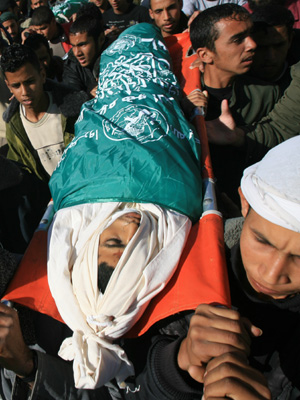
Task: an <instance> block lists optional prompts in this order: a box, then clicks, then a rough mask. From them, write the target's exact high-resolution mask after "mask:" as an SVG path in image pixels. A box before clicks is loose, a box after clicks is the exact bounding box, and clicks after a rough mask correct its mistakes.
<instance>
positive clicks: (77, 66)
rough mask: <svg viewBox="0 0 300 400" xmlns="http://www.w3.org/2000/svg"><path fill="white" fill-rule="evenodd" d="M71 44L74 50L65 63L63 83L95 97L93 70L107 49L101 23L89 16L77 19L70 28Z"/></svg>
mask: <svg viewBox="0 0 300 400" xmlns="http://www.w3.org/2000/svg"><path fill="white" fill-rule="evenodd" d="M70 43H71V46H72V50H70V51H69V53H68V56H67V58H66V60H65V61H64V72H63V82H64V83H65V84H66V85H69V86H70V87H72V88H73V89H74V90H84V91H85V92H86V93H88V95H90V96H91V97H95V94H96V88H97V80H96V77H95V76H96V75H94V73H93V69H94V67H97V65H98V64H99V62H100V56H101V53H102V51H103V50H104V48H105V45H104V43H105V36H104V32H103V27H102V24H101V21H99V19H97V18H91V17H90V16H88V15H82V16H81V17H79V18H77V19H76V21H75V22H73V24H72V25H71V28H70Z"/></svg>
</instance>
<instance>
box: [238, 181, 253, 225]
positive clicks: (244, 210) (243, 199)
mask: <svg viewBox="0 0 300 400" xmlns="http://www.w3.org/2000/svg"><path fill="white" fill-rule="evenodd" d="M238 190H239V195H240V199H241V208H242V210H241V211H242V216H243V217H244V218H246V216H247V214H248V212H249V208H250V204H249V203H248V201H247V200H246V197H245V196H244V194H243V192H242V189H241V187H239V189H238Z"/></svg>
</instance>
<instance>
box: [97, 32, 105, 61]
mask: <svg viewBox="0 0 300 400" xmlns="http://www.w3.org/2000/svg"><path fill="white" fill-rule="evenodd" d="M104 42H105V35H104V32H102V33H100V35H99V37H98V43H97V44H98V49H99V50H101V49H102V46H103V45H104ZM97 56H98V54H97Z"/></svg>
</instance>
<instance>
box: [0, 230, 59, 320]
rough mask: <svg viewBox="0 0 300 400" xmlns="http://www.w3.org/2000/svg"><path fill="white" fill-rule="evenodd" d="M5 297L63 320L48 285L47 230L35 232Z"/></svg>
mask: <svg viewBox="0 0 300 400" xmlns="http://www.w3.org/2000/svg"><path fill="white" fill-rule="evenodd" d="M4 298H5V299H7V300H11V301H13V302H16V303H19V304H21V305H22V306H26V307H29V308H31V309H32V310H35V311H39V312H41V313H43V314H47V315H50V316H51V317H53V318H55V319H57V320H58V321H61V322H63V320H62V318H61V316H60V314H59V312H58V310H57V308H56V304H55V302H54V299H53V297H52V295H51V292H50V289H49V286H48V278H47V231H37V232H35V233H34V235H33V238H32V240H31V242H30V244H29V246H28V248H27V250H26V252H25V254H24V256H23V258H22V261H21V263H20V265H19V267H18V270H17V272H16V274H15V276H14V278H13V280H12V281H11V283H10V285H9V286H8V289H7V291H6V294H5V296H4Z"/></svg>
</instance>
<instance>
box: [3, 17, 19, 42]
mask: <svg viewBox="0 0 300 400" xmlns="http://www.w3.org/2000/svg"><path fill="white" fill-rule="evenodd" d="M2 25H3V26H4V28H5V29H6V30H7V32H8V33H9V34H10V36H11V37H12V39H15V38H16V37H17V36H18V33H19V25H18V23H17V21H16V20H15V19H9V20H7V21H4V22H2Z"/></svg>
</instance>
